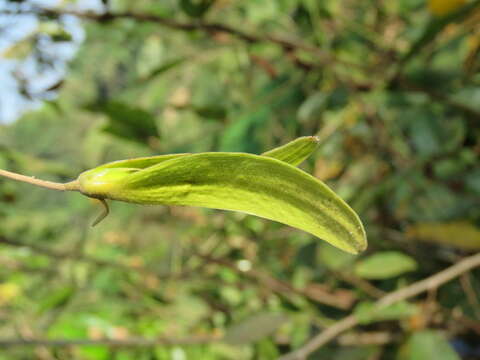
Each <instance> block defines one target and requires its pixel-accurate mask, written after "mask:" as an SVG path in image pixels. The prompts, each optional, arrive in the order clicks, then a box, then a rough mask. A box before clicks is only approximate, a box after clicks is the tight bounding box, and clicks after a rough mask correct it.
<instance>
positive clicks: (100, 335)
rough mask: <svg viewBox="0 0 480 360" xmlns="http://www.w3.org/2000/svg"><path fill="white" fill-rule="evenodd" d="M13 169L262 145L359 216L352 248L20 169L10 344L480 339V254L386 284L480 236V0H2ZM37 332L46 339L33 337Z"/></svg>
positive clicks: (5, 130)
mask: <svg viewBox="0 0 480 360" xmlns="http://www.w3.org/2000/svg"><path fill="white" fill-rule="evenodd" d="M0 55H1V58H0V168H3V169H9V170H11V171H15V172H18V173H22V174H27V175H35V176H36V177H38V178H42V179H49V180H54V181H61V182H64V181H69V180H72V179H74V178H76V176H77V175H78V174H79V173H80V172H82V171H84V170H86V169H89V168H92V167H95V166H97V165H99V164H102V163H104V162H107V161H112V160H117V159H125V158H131V157H137V156H148V155H154V154H163V153H178V152H203V151H241V152H251V153H261V152H264V151H266V150H269V149H271V148H273V147H275V146H277V145H280V144H283V143H286V142H288V141H290V140H292V139H294V138H296V137H298V136H303V135H317V136H318V137H319V138H320V146H319V149H318V151H316V152H315V154H314V155H313V156H312V157H311V158H310V159H309V160H308V161H307V162H306V163H305V164H304V165H302V168H303V169H304V170H306V171H308V172H310V173H313V174H314V175H315V176H316V177H317V178H319V179H321V180H322V181H324V182H326V183H327V184H328V185H329V186H330V187H331V188H332V189H334V190H335V191H336V192H337V193H338V194H339V195H340V196H341V197H342V198H343V199H345V200H346V201H347V202H348V203H349V204H350V205H351V206H352V207H353V208H354V209H355V210H356V211H357V212H358V214H359V215H360V217H361V218H362V220H363V222H364V224H365V228H366V231H367V234H368V239H369V248H368V250H367V251H366V252H365V253H362V254H361V255H359V256H351V255H348V254H346V253H342V252H341V251H339V250H336V249H335V248H333V247H331V246H330V245H328V244H326V243H324V242H322V241H320V240H319V239H316V238H314V237H312V236H310V235H308V234H306V233H303V232H301V231H298V230H295V229H291V228H288V227H286V226H283V225H281V224H277V223H273V222H270V221H266V220H262V219H259V218H256V217H252V216H248V215H245V214H240V213H233V212H222V211H214V210H205V209H199V208H187V207H166V206H137V205H131V204H122V203H112V204H111V211H112V214H111V215H110V216H109V217H108V218H107V219H106V220H104V221H103V222H102V223H101V224H100V225H98V226H97V227H95V228H91V227H90V224H91V223H92V221H93V219H94V218H95V217H96V215H97V214H98V212H100V209H99V208H98V207H97V205H96V204H95V203H93V202H90V201H89V200H88V199H87V198H84V197H82V196H81V195H79V194H71V193H66V194H63V193H57V192H52V191H49V190H45V189H40V188H34V187H32V186H29V185H26V184H18V183H14V182H12V181H9V180H6V179H0V359H8V360H10V359H46V360H50V359H74V360H77V359H78V360H80V359H82V360H83V359H86V360H103V359H119V360H120V359H121V360H124V359H136V360H144V359H145V360H147V359H148V360H151V359H159V360H160V359H162V360H163V359H172V360H184V359H206V360H208V359H225V360H229V359H232V360H233V359H235V360H237V359H261V360H263V359H266V360H268V359H276V358H278V357H279V356H281V355H283V354H286V353H288V352H290V351H292V350H294V349H297V348H299V347H301V346H302V344H304V343H305V342H306V341H307V340H308V339H310V338H311V337H312V336H314V335H315V334H317V333H318V332H319V331H321V330H322V329H325V328H328V327H329V326H331V325H332V324H333V323H334V322H335V321H336V320H338V319H342V318H344V317H345V316H347V315H349V314H352V313H355V314H358V316H360V317H361V318H362V323H361V325H360V326H358V327H355V328H354V329H351V330H349V331H348V332H346V333H345V334H342V335H340V336H339V337H337V338H336V339H335V340H334V341H333V342H331V343H329V344H327V345H325V346H323V347H321V348H320V349H318V350H317V351H316V352H315V353H313V354H312V355H311V356H310V357H309V359H334V360H335V359H338V360H340V359H341V360H348V359H352V360H357V359H359V360H360V359H365V360H367V359H368V360H374V359H397V360H398V359H411V360H422V359H436V360H456V359H472V360H473V359H480V347H479V344H480V272H479V270H474V271H472V272H469V273H465V274H463V275H461V276H460V277H459V278H457V279H455V280H453V281H451V282H449V283H447V284H445V285H443V286H442V287H440V288H438V289H436V290H434V291H430V292H428V293H426V294H422V295H421V296H418V297H415V298H412V299H410V300H409V301H404V302H401V303H399V304H397V305H396V306H395V307H392V308H390V309H389V311H386V312H383V313H382V314H377V315H375V314H373V315H372V314H371V313H369V312H368V311H367V310H366V309H369V308H370V307H371V304H372V302H373V301H375V300H376V299H378V298H380V297H381V296H383V295H384V294H386V293H389V292H392V291H394V290H396V289H398V288H401V287H404V286H408V285H409V284H412V283H414V282H416V281H419V280H421V279H423V278H426V277H428V276H430V275H432V274H435V273H437V272H438V271H440V270H442V269H444V268H447V267H448V266H451V265H452V264H454V263H456V262H458V261H459V260H460V259H461V258H462V257H465V256H467V255H471V254H474V253H475V252H477V251H478V250H479V249H480V228H479V225H480V162H479V160H478V156H479V153H480V138H479V135H480V1H478V0H474V1H462V0H431V1H428V2H426V1H425V0H398V1H388V0H368V1H354V0H323V1H315V0H277V1H256V0H243V1H232V0H162V1H154V0H137V1H135V2H132V1H128V0H110V1H109V0H104V1H98V2H97V1H93V0H92V1H83V0H78V1H67V0H64V1H56V0H50V1H47V0H43V1H40V0H38V1H33V0H9V1H7V0H2V1H0ZM28 339H36V340H37V342H36V343H34V344H31V343H29V341H28Z"/></svg>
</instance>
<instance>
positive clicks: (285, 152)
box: [262, 136, 320, 166]
mask: <svg viewBox="0 0 480 360" xmlns="http://www.w3.org/2000/svg"><path fill="white" fill-rule="evenodd" d="M319 141H320V140H319V138H318V137H316V136H304V137H300V138H298V139H295V140H293V141H290V142H289V143H287V144H285V145H283V146H280V147H277V148H275V149H272V150H270V151H267V152H264V153H263V154H262V156H268V157H271V158H274V159H278V160H281V161H284V162H286V163H288V164H291V165H294V166H297V165H300V164H301V163H302V162H303V161H304V160H305V159H306V158H308V157H309V156H310V155H311V154H312V153H313V152H314V151H315V150H316V148H317V146H318V143H319Z"/></svg>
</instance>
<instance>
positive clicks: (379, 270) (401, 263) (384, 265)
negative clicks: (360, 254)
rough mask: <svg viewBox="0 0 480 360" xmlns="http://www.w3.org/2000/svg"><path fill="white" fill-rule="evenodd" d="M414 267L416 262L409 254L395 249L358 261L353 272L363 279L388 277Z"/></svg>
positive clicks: (408, 270)
mask: <svg viewBox="0 0 480 360" xmlns="http://www.w3.org/2000/svg"><path fill="white" fill-rule="evenodd" d="M416 268H417V263H416V262H415V260H413V259H412V258H411V257H410V256H408V255H405V254H403V253H400V252H396V251H384V252H380V253H377V254H375V255H372V256H369V257H367V258H365V259H363V260H361V261H360V262H358V264H357V265H356V266H355V274H356V275H357V276H360V277H362V278H365V279H373V280H376V279H388V278H392V277H395V276H399V275H402V274H404V273H406V272H410V271H414V270H415V269H416Z"/></svg>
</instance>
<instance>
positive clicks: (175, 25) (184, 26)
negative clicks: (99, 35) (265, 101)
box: [2, 8, 363, 70]
mask: <svg viewBox="0 0 480 360" xmlns="http://www.w3.org/2000/svg"><path fill="white" fill-rule="evenodd" d="M2 13H3V14H16V15H22V14H35V15H40V16H48V17H59V16H63V15H72V16H76V17H79V18H82V19H86V20H92V21H97V22H100V23H101V22H110V21H113V20H117V19H132V20H136V21H142V22H152V23H156V24H159V25H161V26H164V27H166V28H170V29H174V30H179V31H203V32H205V33H209V34H215V33H224V34H229V35H232V36H234V37H236V38H238V39H240V40H243V41H245V42H247V43H250V44H257V43H271V44H275V45H277V46H279V47H280V48H281V49H282V51H283V52H284V54H285V55H286V56H287V58H289V59H290V60H291V61H292V62H293V63H294V64H295V65H296V66H298V67H300V68H303V69H305V70H310V69H311V68H314V67H318V66H324V65H326V64H330V63H333V62H336V63H340V64H343V65H346V66H349V67H356V68H363V66H362V65H361V64H356V63H351V62H349V61H345V60H340V59H338V58H336V57H334V56H333V55H331V54H329V53H327V52H325V51H323V50H321V49H319V48H318V47H316V46H312V45H309V44H305V43H302V42H300V41H298V40H296V41H293V40H287V39H284V38H280V37H277V36H274V35H270V34H267V35H258V34H253V33H248V32H245V31H243V30H240V29H238V28H234V27H232V26H229V25H226V24H222V23H216V22H205V21H196V22H180V21H177V20H174V19H172V18H168V17H163V16H160V15H152V14H142V13H136V12H122V13H110V12H105V13H94V12H80V11H74V10H67V9H51V8H50V9H47V8H36V9H33V10H27V11H23V10H22V11H18V12H12V11H2ZM296 51H304V52H305V53H309V54H310V55H313V56H314V57H315V59H316V61H315V62H307V61H304V60H302V59H300V58H299V57H298V56H297V55H296V54H295V52H296Z"/></svg>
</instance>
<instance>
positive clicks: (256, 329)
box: [224, 312, 287, 345]
mask: <svg viewBox="0 0 480 360" xmlns="http://www.w3.org/2000/svg"><path fill="white" fill-rule="evenodd" d="M286 320H287V319H286V317H285V316H284V315H282V314H278V313H268V312H264V313H260V314H256V315H254V316H251V317H249V318H247V319H246V320H244V321H242V322H240V323H238V324H235V325H233V326H231V327H230V328H228V329H227V332H226V334H225V338H224V341H225V342H227V343H229V344H232V345H242V344H248V343H251V342H254V341H257V340H260V339H262V338H264V337H266V336H268V335H270V334H271V333H273V332H274V331H275V330H277V329H278V328H279V327H280V326H281V325H282V324H283V323H285V321H286Z"/></svg>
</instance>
